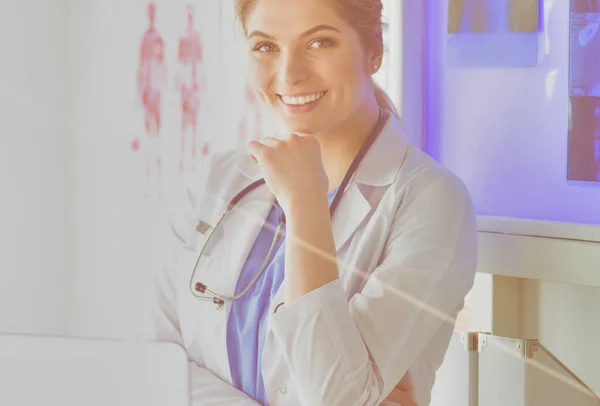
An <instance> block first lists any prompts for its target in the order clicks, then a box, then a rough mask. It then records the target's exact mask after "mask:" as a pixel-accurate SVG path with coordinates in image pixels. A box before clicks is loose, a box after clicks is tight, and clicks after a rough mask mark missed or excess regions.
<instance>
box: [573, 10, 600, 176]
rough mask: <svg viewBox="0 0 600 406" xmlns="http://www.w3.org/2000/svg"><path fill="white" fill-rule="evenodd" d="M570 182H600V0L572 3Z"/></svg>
mask: <svg viewBox="0 0 600 406" xmlns="http://www.w3.org/2000/svg"><path fill="white" fill-rule="evenodd" d="M569 74H570V78H569V79H570V80H569V102H570V103H569V143H568V144H569V152H568V171H567V176H568V179H569V180H578V181H588V182H600V0H571V40H570V69H569Z"/></svg>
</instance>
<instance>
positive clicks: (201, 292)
mask: <svg viewBox="0 0 600 406" xmlns="http://www.w3.org/2000/svg"><path fill="white" fill-rule="evenodd" d="M387 117H388V113H387V111H384V110H381V109H380V110H379V118H378V120H377V125H376V126H375V128H374V129H373V132H372V133H371V134H370V135H369V138H368V139H367V140H366V141H365V143H364V144H363V146H362V147H361V149H360V151H359V152H358V154H357V155H356V156H355V157H354V160H353V161H352V163H351V164H350V167H349V168H348V170H347V171H346V174H345V175H344V178H343V180H342V183H340V186H339V188H338V189H337V191H336V193H335V196H334V197H333V200H332V202H331V206H329V213H330V215H331V217H332V218H333V214H334V213H335V210H336V209H337V206H338V204H339V202H340V200H341V198H342V195H343V194H344V191H345V189H346V187H347V186H348V184H349V183H350V180H351V178H352V176H353V175H354V173H355V172H356V169H357V168H358V165H359V164H360V163H361V161H362V160H363V158H364V157H365V155H366V154H367V152H368V151H369V149H370V148H371V146H372V145H373V143H374V142H375V140H376V139H377V137H378V136H379V134H381V131H382V130H383V126H384V125H385V122H386V121H387ZM264 184H265V180H264V179H259V180H257V181H255V182H253V183H251V184H250V185H248V186H246V187H245V188H244V189H242V191H241V192H239V193H238V194H237V195H235V196H234V198H233V199H231V201H230V202H229V204H228V205H227V208H226V209H225V211H224V212H223V214H222V215H221V218H220V219H219V221H218V222H217V224H216V225H215V226H214V227H213V228H212V230H211V232H210V234H209V235H208V238H207V239H206V241H205V242H204V244H203V246H202V249H201V250H200V253H199V254H198V257H197V258H196V262H195V263H194V269H193V270H192V275H191V277H190V282H189V288H190V291H191V292H192V295H194V297H195V298H196V299H198V300H204V301H210V302H213V303H214V304H215V305H216V306H217V308H218V309H220V308H221V307H222V306H223V305H224V304H225V301H234V300H237V299H239V298H241V297H242V296H244V295H245V294H246V293H247V292H248V290H250V288H251V287H252V286H253V285H254V284H255V283H256V281H257V280H258V278H260V275H261V274H262V273H263V272H264V271H265V269H266V268H267V265H268V264H269V262H270V261H271V257H272V256H273V253H274V251H275V247H276V246H277V243H278V242H279V240H280V238H281V234H282V231H283V226H284V224H285V213H284V212H283V210H280V211H279V215H278V220H277V229H276V230H275V235H274V237H273V241H272V243H271V247H270V248H269V251H268V253H267V255H266V256H265V259H264V261H263V262H262V264H261V266H260V268H259V271H258V272H257V273H256V275H255V276H254V278H252V280H251V281H250V283H249V284H248V285H247V286H246V287H245V288H244V289H243V290H242V291H241V292H240V293H238V294H236V295H234V296H227V295H222V294H220V293H217V292H215V291H213V290H211V289H209V288H208V286H206V285H205V284H203V283H202V282H196V283H195V284H194V283H193V282H194V276H195V274H196V269H197V267H198V263H199V262H200V258H202V255H203V254H204V250H205V249H206V246H207V245H208V243H209V241H210V239H211V238H212V236H213V235H214V233H215V231H216V230H217V229H218V228H219V226H220V225H221V223H223V220H224V219H225V217H227V214H228V213H229V212H231V210H233V208H234V207H235V206H236V205H237V204H238V203H239V202H240V200H242V199H243V198H244V197H245V196H247V195H248V194H249V193H250V192H252V191H253V190H254V189H256V188H257V187H259V186H261V185H264ZM192 285H193V286H192Z"/></svg>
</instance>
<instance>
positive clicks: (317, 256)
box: [285, 196, 338, 303]
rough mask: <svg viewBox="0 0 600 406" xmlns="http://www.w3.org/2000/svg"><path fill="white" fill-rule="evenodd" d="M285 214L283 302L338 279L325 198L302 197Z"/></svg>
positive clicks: (288, 301)
mask: <svg viewBox="0 0 600 406" xmlns="http://www.w3.org/2000/svg"><path fill="white" fill-rule="evenodd" d="M288 211H289V213H286V217H287V225H286V242H285V244H286V246H285V279H286V283H285V297H286V303H291V302H293V301H294V300H296V299H298V298H299V297H302V296H303V295H305V294H306V293H308V292H311V291H313V290H315V289H318V288H320V287H321V286H323V285H326V284H327V283H329V282H331V281H333V280H336V279H338V265H337V260H336V248H335V242H334V239H333V232H332V230H331V217H330V214H329V206H328V203H327V197H326V196H324V197H323V198H320V199H314V200H310V201H309V200H305V201H304V202H301V203H299V204H298V205H296V206H295V207H293V208H291V209H289V210H288Z"/></svg>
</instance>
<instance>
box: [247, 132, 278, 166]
mask: <svg viewBox="0 0 600 406" xmlns="http://www.w3.org/2000/svg"><path fill="white" fill-rule="evenodd" d="M280 142H281V140H278V139H277V138H274V137H263V138H262V139H261V140H260V141H255V140H254V141H250V142H249V143H248V154H249V155H250V158H252V160H253V161H254V162H256V163H258V161H259V160H261V159H262V157H263V156H264V154H265V152H266V151H267V150H268V149H269V148H272V147H276V146H277V145H278V144H279V143H280Z"/></svg>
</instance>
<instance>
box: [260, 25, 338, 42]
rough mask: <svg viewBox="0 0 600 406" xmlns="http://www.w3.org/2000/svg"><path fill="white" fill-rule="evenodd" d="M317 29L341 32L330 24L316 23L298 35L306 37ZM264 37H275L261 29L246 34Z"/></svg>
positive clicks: (272, 38) (271, 38)
mask: <svg viewBox="0 0 600 406" xmlns="http://www.w3.org/2000/svg"><path fill="white" fill-rule="evenodd" d="M318 31H335V32H339V33H340V34H341V31H340V30H338V29H337V28H335V27H332V26H331V25H327V24H321V25H317V26H316V27H313V28H311V29H310V30H308V31H305V32H304V33H303V34H302V35H300V36H301V37H308V36H309V35H312V34H314V33H315V32H318ZM257 36H260V37H265V38H267V39H270V40H274V39H275V37H273V36H272V35H269V34H266V33H264V32H262V31H252V32H251V33H250V34H249V35H248V39H250V38H252V37H257Z"/></svg>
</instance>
